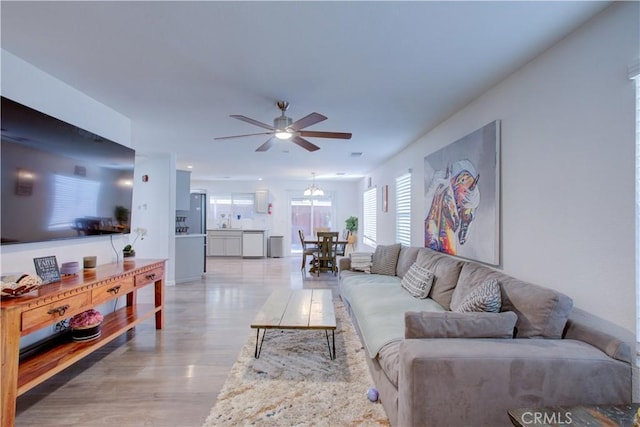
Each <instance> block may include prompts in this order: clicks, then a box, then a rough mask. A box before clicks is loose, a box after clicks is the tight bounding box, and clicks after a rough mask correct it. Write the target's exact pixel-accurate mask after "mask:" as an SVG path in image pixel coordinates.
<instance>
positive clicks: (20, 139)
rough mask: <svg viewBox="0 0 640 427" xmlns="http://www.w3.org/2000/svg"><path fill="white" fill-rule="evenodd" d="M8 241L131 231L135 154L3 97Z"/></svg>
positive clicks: (4, 234) (4, 230) (2, 226)
mask: <svg viewBox="0 0 640 427" xmlns="http://www.w3.org/2000/svg"><path fill="white" fill-rule="evenodd" d="M0 107H1V110H0V114H1V121H0V124H1V126H2V141H1V145H0V159H1V169H0V173H1V177H0V178H1V184H2V188H1V191H2V195H1V200H0V202H1V205H0V215H1V216H0V231H1V243H2V244H3V245H6V244H16V243H30V242H44V241H50V240H60V239H72V238H84V237H87V236H96V235H101V234H102V235H104V234H126V233H129V230H130V227H131V215H130V213H131V203H132V196H133V167H134V157H135V151H134V150H133V149H131V148H129V147H125V146H123V145H121V144H118V143H116V142H114V141H111V140H109V139H106V138H103V137H101V136H98V135H96V134H94V133H91V132H89V131H86V130H84V129H81V128H79V127H77V126H73V125H71V124H69V123H66V122H64V121H62V120H58V119H56V118H54V117H51V116H48V115H47V114H44V113H41V112H39V111H36V110H34V109H32V108H29V107H27V106H25V105H22V104H19V103H17V102H15V101H12V100H10V99H8V98H5V97H1V106H0Z"/></svg>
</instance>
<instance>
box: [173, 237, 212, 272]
mask: <svg viewBox="0 0 640 427" xmlns="http://www.w3.org/2000/svg"><path fill="white" fill-rule="evenodd" d="M206 237H207V235H206V234H176V271H175V281H176V283H183V282H188V281H191V280H198V279H200V278H201V277H202V275H203V274H204V272H205V264H206V258H205V239H206Z"/></svg>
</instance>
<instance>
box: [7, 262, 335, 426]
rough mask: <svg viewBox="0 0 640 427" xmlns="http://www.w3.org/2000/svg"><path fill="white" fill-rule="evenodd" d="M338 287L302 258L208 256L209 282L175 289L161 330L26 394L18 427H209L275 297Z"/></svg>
mask: <svg viewBox="0 0 640 427" xmlns="http://www.w3.org/2000/svg"><path fill="white" fill-rule="evenodd" d="M337 285H338V280H337V277H335V276H333V275H332V274H331V273H328V272H325V273H321V274H320V277H319V278H318V277H316V276H315V275H313V276H310V275H309V273H303V272H302V271H301V270H300V258H299V257H296V256H292V257H289V258H266V259H246V260H245V259H240V258H209V259H208V260H207V273H206V274H205V276H204V277H203V279H202V280H199V281H194V282H189V283H182V284H179V285H176V286H170V287H167V288H166V294H165V310H166V312H165V328H164V329H163V330H162V331H156V330H155V327H154V323H153V320H149V321H146V322H144V323H143V324H141V325H140V326H138V327H137V328H136V329H135V330H132V331H129V332H128V333H127V334H126V335H123V336H121V337H119V338H117V339H116V340H115V341H114V342H112V343H110V344H109V345H107V346H105V347H104V348H103V349H101V350H99V351H97V352H96V353H94V354H92V355H90V356H89V357H87V358H85V359H83V360H82V361H80V362H78V363H77V364H75V365H73V366H71V367H70V368H68V369H66V370H65V371H63V372H62V373H60V374H58V375H56V376H54V377H53V378H51V379H50V380H48V381H46V382H44V383H43V384H41V385H39V386H37V387H35V388H34V389H32V390H30V391H29V392H27V393H25V394H24V395H22V396H20V397H19V398H18V404H17V417H16V426H82V427H85V426H89V425H94V426H95V425H109V426H182V427H188V426H201V425H202V423H203V422H204V420H205V418H206V417H207V415H208V414H209V411H210V410H211V408H212V407H213V405H214V403H215V399H216V396H217V394H218V392H219V391H220V389H221V388H222V385H223V384H224V381H225V379H226V377H227V374H228V372H229V370H230V369H231V366H232V365H233V363H234V361H235V360H236V357H237V355H238V353H239V352H240V349H241V348H242V346H243V345H244V343H245V342H246V340H247V339H248V338H249V336H250V335H251V336H253V334H254V331H253V330H251V329H250V328H249V324H250V323H251V321H252V320H253V317H254V316H255V314H256V313H257V312H258V310H259V309H260V307H261V306H262V304H263V303H264V301H266V299H267V297H268V296H269V294H270V292H271V291H273V290H275V289H282V288H291V289H302V288H331V289H333V291H334V296H337ZM140 292H141V294H140V295H139V299H141V300H142V299H144V298H145V297H149V298H150V297H151V294H150V293H149V295H145V294H144V292H145V289H142V290H141V291H140Z"/></svg>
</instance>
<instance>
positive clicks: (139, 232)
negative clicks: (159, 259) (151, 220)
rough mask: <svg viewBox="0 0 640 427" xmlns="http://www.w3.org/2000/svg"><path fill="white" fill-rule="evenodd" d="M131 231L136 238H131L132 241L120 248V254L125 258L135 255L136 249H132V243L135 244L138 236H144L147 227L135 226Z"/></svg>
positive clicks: (141, 238) (141, 237)
mask: <svg viewBox="0 0 640 427" xmlns="http://www.w3.org/2000/svg"><path fill="white" fill-rule="evenodd" d="M133 232H134V233H136V238H135V239H133V243H131V244H129V245H127V246H125V247H124V248H122V256H123V257H125V258H130V257H133V256H135V255H136V251H135V250H134V249H133V245H135V244H136V242H137V241H138V238H139V239H140V240H144V236H146V235H147V229H146V228H142V227H138V228H136V229H135V230H133Z"/></svg>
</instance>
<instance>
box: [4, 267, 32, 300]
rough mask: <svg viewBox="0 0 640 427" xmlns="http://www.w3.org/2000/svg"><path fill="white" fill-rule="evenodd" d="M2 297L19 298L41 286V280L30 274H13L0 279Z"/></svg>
mask: <svg viewBox="0 0 640 427" xmlns="http://www.w3.org/2000/svg"><path fill="white" fill-rule="evenodd" d="M0 286H1V287H2V292H1V293H0V295H2V296H3V297H19V296H22V295H25V294H28V293H29V292H32V291H35V290H36V289H38V288H39V287H40V286H42V279H40V277H38V276H35V275H32V274H24V273H13V274H7V275H5V276H2V277H0Z"/></svg>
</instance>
